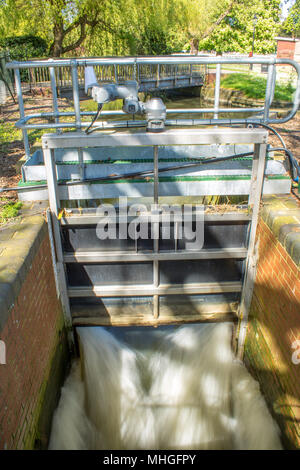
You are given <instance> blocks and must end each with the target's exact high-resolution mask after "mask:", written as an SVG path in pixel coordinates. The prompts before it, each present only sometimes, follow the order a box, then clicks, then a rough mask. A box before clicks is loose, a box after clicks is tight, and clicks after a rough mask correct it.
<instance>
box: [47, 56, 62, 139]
mask: <svg viewBox="0 0 300 470" xmlns="http://www.w3.org/2000/svg"><path fill="white" fill-rule="evenodd" d="M50 60H52V59H50ZM49 70H50V82H51V90H52V103H53V111H54V112H55V113H57V114H58V112H59V111H58V101H57V92H56V78H55V70H54V67H50V69H49ZM55 123H56V124H58V123H59V117H56V118H55ZM56 133H57V134H59V133H60V130H59V129H56Z"/></svg>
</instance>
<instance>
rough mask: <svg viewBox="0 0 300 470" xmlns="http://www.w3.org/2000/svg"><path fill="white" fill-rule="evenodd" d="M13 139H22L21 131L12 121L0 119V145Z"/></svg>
mask: <svg viewBox="0 0 300 470" xmlns="http://www.w3.org/2000/svg"><path fill="white" fill-rule="evenodd" d="M15 140H22V131H21V130H20V129H17V128H16V127H15V125H14V123H13V122H7V121H6V120H5V119H0V145H5V144H7V143H9V142H14V141H15Z"/></svg>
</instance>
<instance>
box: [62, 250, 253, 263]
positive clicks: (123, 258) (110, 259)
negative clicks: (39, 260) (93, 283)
mask: <svg viewBox="0 0 300 470" xmlns="http://www.w3.org/2000/svg"><path fill="white" fill-rule="evenodd" d="M246 256H247V249H246V248H224V249H217V250H213V249H211V250H201V251H186V250H185V251H176V252H175V251H166V252H159V253H154V252H148V253H146V252H138V253H135V252H132V253H129V252H124V251H123V252H109V253H105V252H103V251H102V252H101V251H94V252H90V251H89V252H80V251H77V252H74V253H65V254H64V262H65V263H117V262H122V263H125V262H126V263H127V262H128V263H134V262H136V261H171V260H178V261H180V260H191V259H193V260H194V259H223V258H224V259H228V258H236V259H242V258H245V257H246Z"/></svg>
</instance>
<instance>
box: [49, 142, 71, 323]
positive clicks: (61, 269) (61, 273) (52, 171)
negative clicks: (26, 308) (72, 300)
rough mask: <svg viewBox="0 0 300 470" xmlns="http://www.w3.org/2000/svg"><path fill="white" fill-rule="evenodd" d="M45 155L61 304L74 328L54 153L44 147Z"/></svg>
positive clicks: (67, 319)
mask: <svg viewBox="0 0 300 470" xmlns="http://www.w3.org/2000/svg"><path fill="white" fill-rule="evenodd" d="M43 153H44V162H45V168H46V175H47V184H48V197H49V205H50V209H51V220H52V228H53V236H54V240H55V251H56V266H57V275H58V279H59V288H60V294H61V302H62V306H63V310H64V316H65V320H66V324H67V325H68V326H72V319H71V312H70V304H69V298H68V294H67V281H66V274H65V266H64V262H63V248H62V242H61V233H60V223H59V220H58V217H57V216H58V208H59V205H60V203H59V195H58V186H57V177H56V165H55V158H54V151H53V150H50V149H48V148H47V147H44V148H43Z"/></svg>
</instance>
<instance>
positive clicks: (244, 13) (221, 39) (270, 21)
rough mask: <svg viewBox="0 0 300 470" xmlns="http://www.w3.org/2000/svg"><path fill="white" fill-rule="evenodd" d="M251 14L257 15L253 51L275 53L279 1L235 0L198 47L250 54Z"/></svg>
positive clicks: (252, 16)
mask: <svg viewBox="0 0 300 470" xmlns="http://www.w3.org/2000/svg"><path fill="white" fill-rule="evenodd" d="M254 15H256V18H257V22H256V24H255V43H254V51H255V52H256V53H260V54H265V53H272V52H275V41H274V37H275V35H276V33H277V30H278V28H279V26H280V0H250V1H249V0H239V1H236V2H234V3H233V5H232V8H231V11H230V13H228V14H227V15H226V17H225V18H224V19H223V20H222V22H221V23H220V24H219V25H218V26H217V27H216V28H215V29H214V31H212V33H211V34H210V35H209V36H207V37H206V38H205V39H204V40H203V41H201V43H200V46H201V48H203V49H206V50H211V49H213V50H216V51H217V52H226V51H236V52H244V53H245V52H247V53H249V52H250V51H251V50H252V39H253V29H254Z"/></svg>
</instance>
